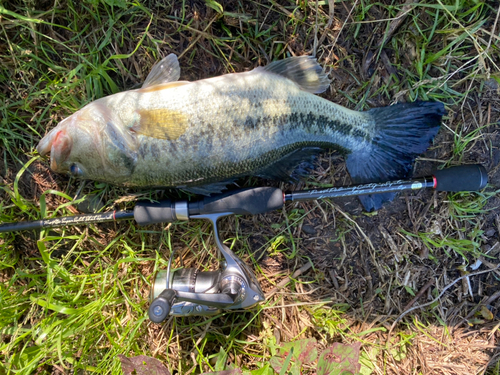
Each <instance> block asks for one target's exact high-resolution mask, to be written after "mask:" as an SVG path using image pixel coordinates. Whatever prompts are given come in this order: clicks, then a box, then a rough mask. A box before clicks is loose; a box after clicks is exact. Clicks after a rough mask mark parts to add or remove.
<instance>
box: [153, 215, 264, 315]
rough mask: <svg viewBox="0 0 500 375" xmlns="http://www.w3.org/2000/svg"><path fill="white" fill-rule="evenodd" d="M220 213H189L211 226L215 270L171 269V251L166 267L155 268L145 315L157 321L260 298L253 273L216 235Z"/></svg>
mask: <svg viewBox="0 0 500 375" xmlns="http://www.w3.org/2000/svg"><path fill="white" fill-rule="evenodd" d="M230 214H231V213H224V214H209V215H195V216H191V218H193V219H208V220H210V221H211V223H212V225H213V227H214V237H215V242H216V244H217V247H218V249H219V252H220V254H222V256H223V257H224V260H221V261H220V267H219V269H218V270H216V271H199V270H198V269H196V268H181V269H178V270H172V260H173V258H174V256H175V254H174V253H173V254H172V255H171V256H170V259H169V261H168V266H167V269H166V270H163V271H159V272H158V273H157V275H156V277H155V281H154V284H153V288H152V290H151V299H152V302H151V305H150V306H149V310H148V314H149V319H150V320H151V321H152V322H154V323H161V322H162V321H164V320H165V319H166V318H167V317H168V316H169V315H173V316H193V315H215V314H218V313H220V312H221V311H222V310H234V309H245V308H249V307H252V306H254V305H255V304H257V303H259V302H261V301H263V300H264V293H263V292H262V290H261V288H260V285H259V282H258V281H257V279H256V278H255V275H254V274H253V273H252V271H251V270H250V269H249V268H248V267H247V265H246V264H245V263H243V262H242V260H241V259H239V258H238V257H237V256H236V255H235V254H234V253H233V252H232V251H231V250H230V249H229V248H228V247H227V246H226V245H224V244H223V243H222V242H221V241H220V238H219V233H218V229H217V220H218V219H219V218H221V217H223V216H227V215H230Z"/></svg>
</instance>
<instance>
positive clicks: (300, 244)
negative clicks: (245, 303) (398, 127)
mask: <svg viewBox="0 0 500 375" xmlns="http://www.w3.org/2000/svg"><path fill="white" fill-rule="evenodd" d="M328 3H331V4H334V7H333V12H332V9H330V8H329V6H328ZM401 9H402V5H401V4H400V3H398V2H390V1H385V0H384V1H381V2H374V1H369V0H368V1H359V0H353V1H351V0H349V1H330V2H327V1H319V2H318V3H315V2H309V1H297V2H293V1H288V0H284V1H270V2H259V1H248V2H242V1H227V2H217V1H214V0H207V1H205V2H204V1H179V2H160V1H154V0H152V1H147V2H142V3H139V2H127V1H124V0H103V1H99V0H89V1H81V2H76V1H72V0H61V1H58V2H56V3H53V2H45V1H35V0H30V1H26V2H21V1H11V2H9V3H6V4H2V5H0V62H1V65H0V98H1V100H0V113H1V122H0V155H1V156H0V221H2V222H13V221H20V220H35V219H40V218H46V217H59V216H64V215H73V214H75V213H77V212H78V210H77V208H76V207H77V202H76V201H75V197H76V196H77V192H78V191H79V190H80V189H81V190H80V191H81V195H80V196H79V197H78V198H81V197H85V196H89V197H90V196H96V197H97V198H98V199H99V200H100V203H101V204H102V205H103V210H109V209H112V208H115V207H117V208H126V207H129V208H130V207H132V206H133V201H134V199H136V198H141V197H147V196H152V197H153V198H161V197H165V196H169V197H171V198H176V197H178V196H179V193H177V192H161V191H154V192H148V191H133V190H126V189H122V188H117V187H114V186H111V185H106V184H101V183H96V182H86V183H83V184H82V183H80V182H79V181H76V180H73V179H68V178H66V177H65V176H60V175H56V174H54V173H52V172H50V170H49V169H48V163H47V161H46V160H42V159H41V158H40V157H39V156H38V155H37V154H36V152H35V147H36V145H37V143H38V141H39V139H40V138H41V137H42V136H43V135H44V134H46V132H47V131H48V130H49V129H51V128H52V127H54V126H55V125H56V124H57V123H58V122H59V121H61V120H62V119H63V118H65V117H66V116H68V115H70V114H71V113H73V112H75V111H76V110H78V109H79V108H81V107H82V106H84V105H85V104H87V103H89V102H91V101H93V100H95V99H97V98H100V97H102V96H105V95H109V94H112V93H115V92H118V91H121V90H125V89H130V88H134V87H138V86H140V84H141V82H142V81H143V80H144V79H145V77H146V76H147V74H148V72H149V69H150V67H151V66H152V65H153V64H154V63H155V62H156V61H158V60H159V59H160V58H161V57H164V56H166V55H167V54H168V53H170V52H173V53H176V54H177V55H178V56H179V60H180V63H181V67H182V76H181V79H187V80H197V79H201V78H207V77H212V76H217V75H220V74H224V73H228V72H233V71H244V70H248V69H252V68H254V67H255V66H258V65H265V64H266V63H268V62H270V61H273V60H276V59H280V58H283V57H286V56H289V55H291V54H295V55H301V54H311V53H313V52H314V51H315V52H316V56H318V59H319V61H320V63H321V64H322V65H323V66H325V67H326V68H327V69H329V70H331V77H332V78H333V81H332V85H331V89H330V90H329V91H328V92H327V93H326V94H325V95H324V96H325V97H326V98H328V99H330V100H332V101H334V102H336V103H339V104H341V105H344V106H346V107H349V108H351V109H356V110H366V109H369V108H371V107H374V106H381V105H389V104H391V103H393V102H395V101H401V100H408V101H414V100H438V101H442V102H444V103H445V104H446V108H447V111H448V115H447V116H446V118H445V120H444V124H443V128H442V130H441V131H440V134H439V136H438V138H437V139H436V142H435V143H434V145H433V146H432V147H431V148H430V150H429V152H428V153H426V154H425V155H424V156H423V157H422V158H420V159H419V160H418V161H417V163H416V173H417V174H427V173H429V172H430V170H431V169H433V168H440V167H444V166H450V165H456V164H461V163H467V164H468V163H482V164H483V165H485V166H486V167H487V169H488V170H489V171H490V181H491V185H492V187H493V188H492V187H490V188H488V189H486V191H485V192H482V193H480V194H477V193H460V194H453V195H447V194H444V193H438V194H432V193H429V192H421V193H416V194H410V195H404V196H402V197H401V198H398V199H397V200H396V201H395V202H393V203H391V204H390V205H387V206H386V207H385V208H384V209H382V210H380V211H379V212H377V213H376V214H375V215H364V214H362V213H361V211H360V209H359V205H358V204H357V203H356V202H355V201H352V200H351V201H339V202H334V203H332V202H317V203H315V202H306V203H293V204H288V205H287V206H286V207H285V209H284V210H283V211H279V212H274V213H270V214H266V215H259V216H258V217H253V218H252V217H236V218H235V217H229V218H225V219H223V220H222V222H221V224H220V229H221V235H222V237H223V239H226V244H227V245H228V246H230V247H231V248H232V249H233V251H235V252H236V253H237V254H238V255H239V256H240V257H241V258H242V259H243V260H244V261H246V263H247V264H249V265H251V266H252V268H253V269H254V270H255V272H256V274H257V277H258V278H259V281H260V283H261V285H262V287H263V289H264V291H265V292H269V291H275V292H274V293H273V294H272V296H270V297H269V298H268V299H267V300H266V302H265V303H263V304H262V305H261V306H259V307H256V308H254V309H252V310H250V311H237V312H234V313H222V314H220V315H217V316H214V317H207V318H203V317H198V318H172V319H169V320H168V321H167V322H166V323H165V324H163V325H161V326H158V325H154V324H151V323H150V322H149V321H148V320H147V307H148V304H149V302H148V293H149V287H150V284H151V282H152V279H153V277H154V273H155V272H156V271H157V270H159V269H164V268H165V267H166V264H167V259H168V256H169V255H170V254H171V252H172V251H173V250H175V251H176V252H177V254H179V255H180V256H182V258H183V260H184V265H185V267H201V268H202V269H203V270H205V269H210V268H213V267H216V266H217V259H216V250H215V248H214V244H213V238H212V230H211V227H210V226H209V224H208V223H206V222H204V221H192V222H188V223H174V224H171V225H168V226H166V225H155V226H149V227H144V228H141V227H138V226H136V225H135V224H134V223H133V222H120V223H117V224H99V225H90V226H82V227H67V228H60V229H53V230H44V231H41V232H17V233H6V234H1V235H0V279H1V283H0V307H1V308H0V337H1V341H0V358H1V365H0V374H10V373H20V374H29V373H102V374H108V373H113V374H115V373H117V374H119V373H121V369H120V362H119V360H118V359H117V355H118V354H124V355H126V356H128V357H131V356H136V355H143V354H144V355H148V356H151V357H155V358H157V359H159V360H161V361H162V362H163V363H164V364H165V366H166V367H167V368H168V369H169V370H170V371H171V372H172V373H178V374H184V373H202V372H205V371H219V370H222V369H225V368H229V367H228V366H233V367H240V368H242V369H247V370H252V371H254V373H255V374H257V373H259V369H260V371H261V373H271V372H266V371H271V370H270V369H269V370H268V367H266V363H267V362H268V361H269V360H270V358H271V357H272V356H273V355H275V354H276V352H277V350H278V349H277V348H279V347H280V346H281V345H283V343H286V342H298V341H299V340H300V339H303V338H315V339H317V345H318V347H319V348H321V349H324V348H325V347H327V346H328V345H331V344H332V343H333V342H342V343H344V344H347V345H351V344H353V343H355V342H360V343H361V344H362V352H361V360H360V362H361V363H362V365H363V366H362V373H363V374H368V373H373V374H381V373H422V374H425V373H456V374H471V373H484V372H485V371H488V372H489V373H491V374H498V371H499V370H498V369H499V367H498V362H497V358H498V350H497V349H496V348H495V345H496V346H498V328H497V327H496V325H497V321H498V312H499V308H500V307H499V305H498V301H497V300H496V299H495V298H493V299H492V300H489V298H492V297H494V296H495V292H496V291H497V290H498V279H497V278H496V277H497V276H495V275H494V274H493V273H491V274H488V275H482V276H481V277H471V278H470V280H469V281H470V283H471V284H470V285H472V290H471V289H470V288H466V287H465V284H461V283H458V284H457V286H456V287H455V289H453V288H452V289H450V292H449V293H447V294H446V295H445V296H444V297H443V298H442V300H441V301H440V302H439V304H434V305H432V306H430V307H427V308H424V309H421V310H416V311H415V312H412V313H411V314H409V315H408V316H406V317H405V318H404V319H403V320H402V321H401V322H400V324H399V325H398V326H397V327H396V329H395V330H394V331H392V332H389V330H388V327H389V326H390V325H391V324H392V322H393V321H394V320H395V319H396V318H397V317H398V316H399V315H400V314H401V313H402V312H404V311H405V310H406V309H407V306H408V305H409V304H411V305H412V306H416V305H418V304H420V303H424V302H426V301H427V300H431V299H432V298H434V297H435V296H436V295H438V294H439V293H440V291H441V290H443V289H444V287H446V285H448V284H450V283H451V282H452V281H453V280H454V279H456V278H457V277H459V276H460V275H461V272H463V271H464V269H463V267H462V266H463V265H466V266H467V265H469V264H474V263H475V262H476V260H477V259H478V258H479V257H482V256H483V255H485V254H486V256H487V257H489V258H488V259H490V261H491V262H495V259H496V258H498V253H495V251H496V250H495V249H496V248H497V247H495V244H496V243H498V234H499V230H500V228H499V221H498V220H499V219H498V213H497V211H496V208H497V207H498V206H499V204H500V201H499V196H498V190H497V189H498V186H499V184H500V176H499V172H498V168H497V167H496V164H497V163H498V160H500V153H499V150H498V146H497V145H498V144H499V141H500V139H499V135H498V123H499V120H500V102H499V100H498V93H499V90H500V89H499V87H500V69H499V68H498V67H499V66H500V52H499V48H500V39H499V38H498V30H499V29H500V21H499V20H498V15H499V9H498V6H497V5H495V4H494V3H493V2H482V1H469V0H457V1H443V0H440V1H437V2H430V1H421V2H418V3H414V4H410V6H409V8H408V9H407V10H406V13H405V17H406V18H405V19H404V21H403V23H402V24H401V26H400V27H399V28H397V29H396V30H395V31H394V32H393V31H391V25H392V24H393V21H394V20H395V19H397V18H398V17H399V14H400V13H399V12H400V11H401ZM332 14H333V18H332V17H331V15H332ZM381 40H385V42H384V44H383V47H381V46H380V44H379V41H381ZM495 160H497V161H495ZM264 183H268V182H265V181H261V180H257V179H249V180H248V181H243V182H242V186H249V185H251V184H254V185H255V184H264ZM348 183H349V180H348V177H347V175H346V173H345V167H344V164H343V161H342V160H341V159H340V158H338V157H337V156H335V155H333V156H332V155H327V156H325V157H322V158H321V159H320V160H319V162H318V165H317V167H316V168H315V170H314V171H313V172H311V176H310V177H308V178H307V179H306V180H304V181H301V182H300V183H299V186H295V187H291V186H290V187H289V186H287V188H295V189H303V188H315V187H318V186H330V185H346V184H348ZM77 200H78V199H77ZM384 233H388V237H385V236H384ZM308 261H310V262H311V263H312V264H313V267H312V268H311V269H310V270H309V271H308V272H307V273H304V274H302V275H300V276H298V277H296V278H291V279H290V281H289V282H288V284H287V285H286V286H285V287H280V288H277V289H274V288H276V286H277V285H278V284H279V283H280V282H281V281H282V280H283V279H284V278H285V277H287V276H291V274H292V273H293V272H294V270H296V269H299V268H300V267H301V266H302V265H304V264H306V263H307V262H308ZM460 267H462V268H460ZM483 267H486V266H484V265H483ZM469 271H470V270H469V269H466V272H469ZM429 279H434V280H435V284H434V285H433V286H431V287H429V289H428V290H422V288H423V286H424V285H426V283H427V282H428V280H429ZM419 291H422V292H423V294H422V295H421V296H420V299H418V300H417V301H413V302H412V299H413V298H414V297H415V295H417V294H418V292H419ZM471 293H472V296H471ZM481 304H483V305H484V306H486V308H487V309H489V310H488V311H491V312H492V313H493V319H492V320H488V319H487V318H485V317H484V316H482V315H481V314H480V312H476V313H474V312H473V311H474V310H473V308H474V307H476V306H479V305H481ZM477 311H481V310H480V309H478V310H477ZM483 311H484V310H483ZM471 312H473V315H472V316H469V317H468V315H469V314H470V313H471ZM471 343H473V345H471ZM450 358H451V359H450ZM314 371H315V367H314V366H313V367H305V368H304V372H306V373H312V372H314Z"/></svg>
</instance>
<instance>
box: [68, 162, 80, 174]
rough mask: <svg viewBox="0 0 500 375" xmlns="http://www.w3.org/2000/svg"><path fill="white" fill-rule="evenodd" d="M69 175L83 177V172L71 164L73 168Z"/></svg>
mask: <svg viewBox="0 0 500 375" xmlns="http://www.w3.org/2000/svg"><path fill="white" fill-rule="evenodd" d="M69 173H71V175H73V176H75V177H78V176H82V175H83V172H82V170H81V169H80V168H79V167H78V165H76V164H71V167H69Z"/></svg>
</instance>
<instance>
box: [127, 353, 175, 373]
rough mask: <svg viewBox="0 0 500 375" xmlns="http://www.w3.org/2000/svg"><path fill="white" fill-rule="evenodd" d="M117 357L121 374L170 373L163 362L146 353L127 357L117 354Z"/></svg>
mask: <svg viewBox="0 0 500 375" xmlns="http://www.w3.org/2000/svg"><path fill="white" fill-rule="evenodd" d="M118 359H120V362H121V363H122V371H123V375H170V372H169V371H168V370H167V368H166V367H165V366H164V365H163V363H161V362H160V361H159V360H157V359H156V358H151V357H148V356H146V355H139V356H137V357H131V358H128V357H125V356H124V355H121V354H118Z"/></svg>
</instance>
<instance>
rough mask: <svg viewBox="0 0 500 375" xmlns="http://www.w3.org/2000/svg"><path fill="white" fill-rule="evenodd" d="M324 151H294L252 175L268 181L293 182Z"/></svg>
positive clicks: (319, 149)
mask: <svg viewBox="0 0 500 375" xmlns="http://www.w3.org/2000/svg"><path fill="white" fill-rule="evenodd" d="M322 151H324V149H322V148H320V147H306V148H302V149H299V150H295V151H293V152H291V153H289V154H287V155H285V156H284V157H282V158H281V159H280V160H278V161H277V162H275V163H273V164H271V165H270V166H268V167H266V168H265V169H262V170H259V171H257V172H256V173H255V174H254V175H255V176H258V177H262V178H265V179H268V180H280V181H284V182H295V181H296V180H297V178H300V177H302V176H303V175H305V174H306V173H307V170H308V169H311V168H312V167H313V163H314V159H315V158H316V156H317V155H318V154H319V153H320V152H322Z"/></svg>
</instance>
